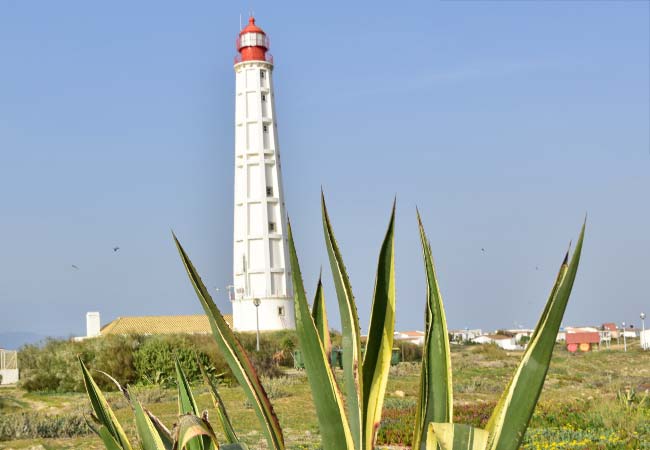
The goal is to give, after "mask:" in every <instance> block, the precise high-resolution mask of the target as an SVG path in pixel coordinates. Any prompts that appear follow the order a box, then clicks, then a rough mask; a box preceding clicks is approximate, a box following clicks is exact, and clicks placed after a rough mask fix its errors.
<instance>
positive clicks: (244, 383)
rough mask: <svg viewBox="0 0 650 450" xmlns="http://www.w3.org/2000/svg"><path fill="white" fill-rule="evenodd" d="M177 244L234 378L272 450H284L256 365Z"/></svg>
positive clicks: (271, 407)
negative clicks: (254, 366)
mask: <svg viewBox="0 0 650 450" xmlns="http://www.w3.org/2000/svg"><path fill="white" fill-rule="evenodd" d="M174 242H175V243H176V247H177V248H178V252H179V253H180V255H181V259H182V260H183V264H184V265H185V269H186V270H187V274H188V276H189V277H190V281H191V282H192V286H194V290H195V291H196V295H197V296H198V297H199V300H200V301H201V305H202V306H203V309H204V310H205V313H206V315H207V316H208V321H209V322H210V328H212V335H213V336H214V338H215V341H216V342H217V346H218V347H219V349H220V350H221V352H222V353H223V356H224V358H225V360H226V362H227V363H228V366H229V367H230V370H232V373H233V375H234V376H235V378H236V379H237V381H238V382H239V385H240V386H241V387H242V388H243V389H244V392H245V393H246V396H247V397H248V399H249V401H250V402H251V404H252V405H253V410H254V411H255V413H256V414H257V418H258V420H259V422H260V425H261V426H262V431H263V433H264V435H265V436H266V439H267V441H268V444H269V447H270V448H272V449H274V450H283V449H284V439H283V437H282V429H281V428H280V423H279V422H278V418H277V417H276V415H275V412H274V411H273V406H272V405H271V402H269V399H268V396H267V395H266V391H265V390H264V387H263V386H262V383H260V380H259V377H258V376H257V373H256V372H255V369H254V368H253V364H252V363H251V361H250V359H249V358H248V355H247V354H246V352H245V351H244V348H243V347H242V345H241V344H240V343H239V341H238V340H237V338H236V337H235V335H234V334H233V332H232V330H231V329H230V327H229V326H228V324H227V323H226V321H225V320H224V318H223V315H222V314H221V311H219V308H217V305H216V304H215V303H214V301H213V300H212V297H211V296H210V294H209V292H208V290H207V289H206V287H205V285H204V284H203V281H201V277H199V274H198V273H197V271H196V269H195V268H194V266H193V265H192V261H190V258H189V257H188V256H187V254H186V253H185V250H184V249H183V247H182V246H181V244H180V242H178V239H176V236H175V235H174Z"/></svg>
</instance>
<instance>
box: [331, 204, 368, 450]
mask: <svg viewBox="0 0 650 450" xmlns="http://www.w3.org/2000/svg"><path fill="white" fill-rule="evenodd" d="M321 209H322V215H323V231H324V233H325V244H326V246H327V254H328V256H329V260H330V267H331V269H332V276H333V277H334V287H335V289H336V297H337V299H338V303H339V311H340V316H341V329H342V332H341V335H342V344H343V381H344V383H345V391H346V399H347V407H348V415H349V422H350V432H351V433H352V439H353V442H354V448H355V449H356V450H361V449H362V442H361V439H362V431H361V415H362V409H363V377H362V374H361V371H362V368H361V364H360V363H359V356H360V355H361V335H360V334H361V333H360V331H359V316H358V314H357V306H356V304H355V302H354V296H353V295H352V286H351V285H350V279H349V277H348V274H347V272H346V270H345V265H344V264H343V257H342V256H341V251H340V250H339V246H338V244H337V243H336V238H335V237H334V231H333V230H332V225H331V223H330V219H329V216H328V214H327V206H326V205H325V196H324V194H323V193H322V192H321Z"/></svg>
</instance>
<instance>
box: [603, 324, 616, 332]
mask: <svg viewBox="0 0 650 450" xmlns="http://www.w3.org/2000/svg"><path fill="white" fill-rule="evenodd" d="M603 330H607V331H618V328H616V324H615V323H613V322H608V323H604V324H603Z"/></svg>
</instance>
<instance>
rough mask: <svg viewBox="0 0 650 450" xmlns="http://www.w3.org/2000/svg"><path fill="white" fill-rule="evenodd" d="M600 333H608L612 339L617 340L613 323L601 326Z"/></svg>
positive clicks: (616, 330)
mask: <svg viewBox="0 0 650 450" xmlns="http://www.w3.org/2000/svg"><path fill="white" fill-rule="evenodd" d="M601 328H602V331H609V335H610V337H611V338H613V339H618V337H619V333H618V328H616V324H615V323H614V322H607V323H604V324H602V326H601Z"/></svg>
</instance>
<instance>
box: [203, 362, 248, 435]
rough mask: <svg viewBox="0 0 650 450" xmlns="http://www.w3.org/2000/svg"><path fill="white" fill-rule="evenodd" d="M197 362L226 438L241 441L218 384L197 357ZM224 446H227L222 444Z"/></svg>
mask: <svg viewBox="0 0 650 450" xmlns="http://www.w3.org/2000/svg"><path fill="white" fill-rule="evenodd" d="M196 362H197V364H198V365H199V368H200V369H201V375H203V381H204V382H205V384H206V385H207V386H208V388H209V389H210V396H211V397H212V403H214V408H215V409H216V410H217V417H219V422H220V423H221V427H222V428H223V431H224V433H225V434H226V440H227V441H228V443H230V444H235V443H239V439H238V438H237V434H236V433H235V429H234V428H233V426H232V423H231V422H230V417H228V413H227V412H226V406H225V405H224V403H223V400H222V399H221V396H220V395H219V391H218V390H217V386H216V385H215V384H214V383H213V382H212V380H211V379H210V377H208V374H207V373H206V371H205V368H204V367H203V364H201V362H200V361H199V359H198V358H197V359H196ZM222 448H225V447H223V446H222Z"/></svg>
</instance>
